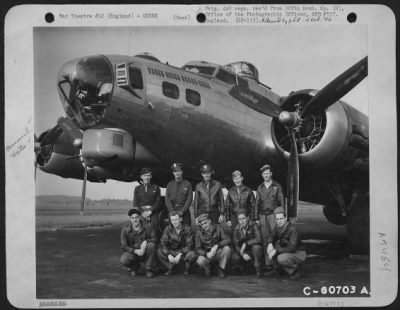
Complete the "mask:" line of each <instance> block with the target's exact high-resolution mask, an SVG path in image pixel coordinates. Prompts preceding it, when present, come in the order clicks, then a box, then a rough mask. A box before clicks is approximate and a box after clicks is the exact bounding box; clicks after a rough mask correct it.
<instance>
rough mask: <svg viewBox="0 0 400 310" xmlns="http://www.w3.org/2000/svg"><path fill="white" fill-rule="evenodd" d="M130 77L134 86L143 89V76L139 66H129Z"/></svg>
mask: <svg viewBox="0 0 400 310" xmlns="http://www.w3.org/2000/svg"><path fill="white" fill-rule="evenodd" d="M129 79H130V81H131V87H132V88H134V89H143V77H142V72H141V71H140V69H139V68H135V67H129Z"/></svg>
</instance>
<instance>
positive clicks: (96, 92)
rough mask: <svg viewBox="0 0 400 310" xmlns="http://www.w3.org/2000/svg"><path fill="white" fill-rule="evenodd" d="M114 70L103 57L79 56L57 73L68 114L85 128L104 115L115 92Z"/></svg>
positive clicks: (61, 97)
mask: <svg viewBox="0 0 400 310" xmlns="http://www.w3.org/2000/svg"><path fill="white" fill-rule="evenodd" d="M113 82H114V77H113V71H112V66H111V64H110V62H109V61H108V59H107V58H106V57H104V56H90V57H84V58H78V59H74V60H71V61H69V62H67V63H65V64H64V65H63V66H62V67H61V69H60V71H59V73H58V82H57V86H58V93H59V96H60V99H61V102H62V105H63V108H64V110H65V112H66V114H67V116H68V117H69V118H71V119H74V120H75V121H76V122H77V123H78V124H79V125H80V127H81V128H82V129H87V128H90V127H93V126H95V125H96V124H98V123H99V122H100V121H101V120H102V118H103V117H104V113H105V111H106V108H107V106H108V105H109V104H110V101H111V94H112V91H113V84H114V83H113Z"/></svg>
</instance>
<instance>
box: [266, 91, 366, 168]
mask: <svg viewBox="0 0 400 310" xmlns="http://www.w3.org/2000/svg"><path fill="white" fill-rule="evenodd" d="M315 94H316V91H315V90H301V91H297V92H294V93H292V94H290V95H289V97H287V98H286V99H285V101H284V106H283V109H284V110H287V111H291V112H295V111H297V112H299V111H301V110H302V108H304V105H305V104H306V103H307V102H308V101H309V100H310V99H311V98H312V97H313V96H314V95H315ZM272 139H273V142H274V144H275V147H276V149H277V150H278V152H279V153H280V154H281V155H282V156H284V157H285V158H286V159H287V158H288V157H289V151H290V139H289V136H288V130H287V129H286V128H285V127H284V126H282V125H281V124H280V123H279V121H278V120H276V119H274V120H273V122H272ZM296 141H297V148H298V152H299V161H300V163H301V164H302V166H304V167H312V168H313V169H319V168H321V167H324V168H325V169H329V168H332V169H336V168H337V167H338V166H340V167H342V168H344V169H352V168H357V169H360V168H361V169H367V170H368V162H365V159H367V158H368V119H367V117H366V116H365V115H364V114H362V113H361V112H358V111H357V110H355V109H354V108H352V107H351V106H349V105H347V104H346V103H344V102H342V101H338V102H337V103H336V104H333V105H331V106H330V107H329V108H327V109H326V110H325V111H324V112H322V113H321V114H319V115H311V116H309V117H307V118H305V119H304V120H303V124H302V126H301V127H300V129H299V130H298V131H296ZM357 165H358V167H356V166H357Z"/></svg>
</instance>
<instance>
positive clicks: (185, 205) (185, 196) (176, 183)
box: [165, 163, 193, 226]
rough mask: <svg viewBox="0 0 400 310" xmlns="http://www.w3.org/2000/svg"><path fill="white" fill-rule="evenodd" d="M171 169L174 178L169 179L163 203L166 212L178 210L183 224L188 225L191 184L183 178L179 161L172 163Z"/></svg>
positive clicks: (191, 194)
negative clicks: (166, 209)
mask: <svg viewBox="0 0 400 310" xmlns="http://www.w3.org/2000/svg"><path fill="white" fill-rule="evenodd" d="M171 171H172V173H173V175H174V178H175V179H174V180H172V181H170V182H169V183H168V185H167V189H166V191H165V205H166V206H167V208H168V212H169V213H171V212H173V211H176V212H178V214H179V215H180V216H181V217H182V219H183V224H186V225H189V226H190V223H191V220H190V211H189V207H190V204H191V203H192V201H193V191H192V184H190V182H189V181H187V180H185V179H183V165H182V164H181V163H173V164H172V166H171Z"/></svg>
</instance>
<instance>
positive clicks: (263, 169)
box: [260, 164, 271, 173]
mask: <svg viewBox="0 0 400 310" xmlns="http://www.w3.org/2000/svg"><path fill="white" fill-rule="evenodd" d="M267 169H269V170H271V165H268V164H266V165H264V166H262V167H261V168H260V172H261V173H263V172H264V171H265V170H267Z"/></svg>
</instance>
